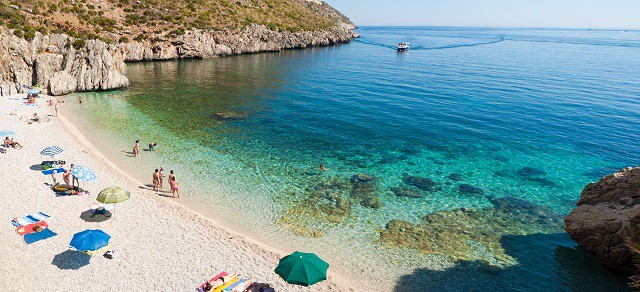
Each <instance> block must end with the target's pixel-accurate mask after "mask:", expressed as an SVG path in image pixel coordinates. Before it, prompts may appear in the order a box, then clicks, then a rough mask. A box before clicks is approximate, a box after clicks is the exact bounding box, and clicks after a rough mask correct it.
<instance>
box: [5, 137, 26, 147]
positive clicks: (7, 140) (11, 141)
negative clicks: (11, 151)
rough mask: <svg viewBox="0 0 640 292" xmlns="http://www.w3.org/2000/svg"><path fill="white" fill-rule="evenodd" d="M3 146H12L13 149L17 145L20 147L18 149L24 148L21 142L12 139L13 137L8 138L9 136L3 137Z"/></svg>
mask: <svg viewBox="0 0 640 292" xmlns="http://www.w3.org/2000/svg"><path fill="white" fill-rule="evenodd" d="M4 147H7V148H8V147H12V148H15V149H18V147H20V149H22V148H24V147H22V144H20V143H18V142H17V141H13V139H9V137H6V138H4Z"/></svg>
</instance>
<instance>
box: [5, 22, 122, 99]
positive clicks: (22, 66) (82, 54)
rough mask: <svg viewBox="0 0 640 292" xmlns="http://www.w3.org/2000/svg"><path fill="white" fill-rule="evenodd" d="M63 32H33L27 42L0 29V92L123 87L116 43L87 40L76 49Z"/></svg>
mask: <svg viewBox="0 0 640 292" xmlns="http://www.w3.org/2000/svg"><path fill="white" fill-rule="evenodd" d="M72 42H73V39H71V38H69V37H68V36H66V35H64V34H52V35H42V34H40V33H36V35H35V37H34V38H33V39H32V40H31V41H26V40H24V39H22V38H19V37H17V36H15V35H13V34H12V33H11V32H10V31H9V30H0V94H1V95H9V94H14V93H22V92H25V91H26V90H27V89H26V87H27V86H31V85H34V84H40V85H41V86H43V87H46V88H47V90H48V91H49V93H50V94H53V95H61V94H67V93H70V92H73V91H88V90H109V89H114V88H122V87H126V86H127V85H128V84H129V80H128V79H127V77H126V76H125V73H126V67H125V66H124V62H123V61H124V55H123V54H122V51H121V50H120V49H119V48H118V46H117V45H113V44H112V45H107V44H105V43H104V42H102V41H98V40H89V41H86V43H85V44H84V46H82V47H79V48H78V49H76V48H74V46H72V45H71V44H72Z"/></svg>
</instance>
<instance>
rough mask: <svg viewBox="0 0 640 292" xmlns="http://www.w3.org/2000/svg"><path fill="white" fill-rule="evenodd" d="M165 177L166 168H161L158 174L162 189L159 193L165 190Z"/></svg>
mask: <svg viewBox="0 0 640 292" xmlns="http://www.w3.org/2000/svg"><path fill="white" fill-rule="evenodd" d="M164 177H165V175H164V166H160V172H159V173H158V180H159V185H160V188H159V189H158V191H159V190H162V189H164V186H163V184H162V183H163V182H164Z"/></svg>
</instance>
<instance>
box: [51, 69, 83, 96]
mask: <svg viewBox="0 0 640 292" xmlns="http://www.w3.org/2000/svg"><path fill="white" fill-rule="evenodd" d="M76 88H78V82H77V81H76V78H75V77H73V76H72V75H71V74H69V73H68V72H66V71H60V72H56V73H55V74H54V75H53V77H52V78H51V79H49V87H48V88H47V89H48V90H49V94H50V95H64V94H68V93H71V92H73V91H75V90H76Z"/></svg>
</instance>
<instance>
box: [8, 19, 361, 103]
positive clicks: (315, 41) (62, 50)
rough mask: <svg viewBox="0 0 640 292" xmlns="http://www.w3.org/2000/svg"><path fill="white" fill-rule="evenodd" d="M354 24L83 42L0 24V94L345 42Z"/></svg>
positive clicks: (79, 86)
mask: <svg viewBox="0 0 640 292" xmlns="http://www.w3.org/2000/svg"><path fill="white" fill-rule="evenodd" d="M352 29H353V26H349V25H343V24H340V25H336V26H334V27H331V28H328V29H324V30H318V31H300V32H288V31H272V30H270V29H268V28H267V27H265V26H262V25H250V26H247V27H245V28H242V29H239V30H237V31H232V32H223V31H204V30H193V31H187V32H186V33H185V34H184V35H181V36H172V37H171V38H168V39H160V38H156V39H154V40H143V41H139V42H137V41H132V42H128V43H120V44H106V43H104V42H102V41H99V40H88V41H86V42H84V43H82V42H76V40H75V39H73V38H71V37H69V36H67V35H64V34H52V35H42V34H39V33H36V35H35V37H34V38H33V39H32V40H31V41H27V40H25V39H22V38H19V37H17V36H15V35H13V34H12V32H11V31H10V30H7V29H0V96H6V95H10V94H15V93H24V92H26V91H27V87H29V86H32V85H35V84H39V85H40V86H41V87H42V88H46V90H47V92H48V93H49V94H51V95H63V94H68V93H71V92H74V91H100V90H112V89H119V88H123V87H126V86H128V85H129V80H128V79H127V77H126V66H125V62H133V61H153V60H175V59H193V58H214V57H219V56H228V55H237V54H246V53H258V52H277V51H281V50H285V49H301V48H306V47H313V46H329V45H334V44H340V43H347V42H349V41H351V39H352V38H353V37H357V36H358V35H357V34H356V33H354V32H353V31H352Z"/></svg>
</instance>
